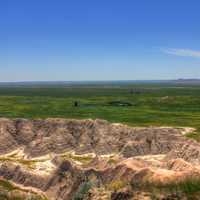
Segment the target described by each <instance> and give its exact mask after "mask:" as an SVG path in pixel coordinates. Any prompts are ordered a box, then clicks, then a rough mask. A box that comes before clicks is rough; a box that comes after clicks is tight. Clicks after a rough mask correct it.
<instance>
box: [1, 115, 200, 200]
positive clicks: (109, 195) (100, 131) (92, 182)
mask: <svg viewBox="0 0 200 200" xmlns="http://www.w3.org/2000/svg"><path fill="white" fill-rule="evenodd" d="M183 133H185V129H184V128H170V127H160V128H159V127H149V128H134V127H128V126H126V125H121V124H111V123H108V122H107V121H104V120H66V119H46V120H28V119H3V118H2V119H0V176H1V177H2V178H4V179H5V180H8V181H11V182H13V183H15V184H17V185H19V186H20V187H23V188H24V187H25V188H29V189H31V190H33V191H36V192H38V193H41V194H42V195H44V196H46V198H47V199H49V200H68V199H69V200H71V199H74V200H81V199H82V200H98V199H99V200H100V199H105V200H106V199H112V200H123V199H124V200H126V199H132V200H133V199H135V200H139V199H141V200H142V199H144V200H145V199H149V200H151V199H152V200H153V199H155V198H157V199H160V200H164V199H178V198H179V197H180V198H181V199H188V198H189V197H188V193H187V191H186V189H185V187H186V186H187V185H186V184H189V183H190V181H192V183H193V184H194V183H197V184H198V183H200V182H198V181H199V180H200V144H199V143H197V142H195V141H193V140H190V139H188V138H186V137H185V136H184V135H183ZM171 188H176V189H177V188H178V189H177V190H178V193H177V191H176V192H175V193H174V191H173V192H171V191H170V190H171ZM157 190H159V192H157ZM195 195H196V194H195ZM197 196H198V194H197ZM180 198H179V199H180ZM193 198H196V197H195V196H193ZM197 199H198V198H197Z"/></svg>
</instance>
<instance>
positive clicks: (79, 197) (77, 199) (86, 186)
mask: <svg viewBox="0 0 200 200" xmlns="http://www.w3.org/2000/svg"><path fill="white" fill-rule="evenodd" d="M91 188H92V183H91V182H90V181H87V182H83V183H82V184H81V185H80V186H79V188H78V191H77V192H76V194H75V196H74V198H73V200H83V199H85V197H86V196H87V194H88V192H89V190H90V189H91Z"/></svg>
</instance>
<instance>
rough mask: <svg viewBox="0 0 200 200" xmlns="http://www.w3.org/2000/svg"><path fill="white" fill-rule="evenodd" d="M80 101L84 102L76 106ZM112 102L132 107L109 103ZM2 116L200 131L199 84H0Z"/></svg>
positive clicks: (0, 110)
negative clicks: (76, 102) (0, 85)
mask: <svg viewBox="0 0 200 200" xmlns="http://www.w3.org/2000/svg"><path fill="white" fill-rule="evenodd" d="M75 101H78V104H79V106H78V107H74V102H75ZM112 101H122V102H128V103H131V104H132V106H118V105H111V104H109V103H110V102H112ZM0 117H9V118H21V117H22V118H49V117H62V118H75V119H85V118H92V119H96V118H100V119H106V120H108V121H110V122H121V123H125V124H128V125H131V126H186V127H194V128H197V133H196V134H193V135H191V136H192V137H195V138H196V139H198V137H199V136H198V132H199V131H200V86H192V85H172V84H132V85H128V84H127V85H121V86H118V85H98V86H97V85H93V86H92V85H85V86H73V87H65V86H58V85H57V86H46V87H38V86H37V87H31V86H28V87H26V86H24V87H0Z"/></svg>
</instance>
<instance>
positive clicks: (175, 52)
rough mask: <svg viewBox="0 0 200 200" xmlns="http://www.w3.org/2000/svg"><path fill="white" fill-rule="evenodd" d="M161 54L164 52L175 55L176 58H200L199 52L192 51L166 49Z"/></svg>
mask: <svg viewBox="0 0 200 200" xmlns="http://www.w3.org/2000/svg"><path fill="white" fill-rule="evenodd" d="M162 52H164V53H166V54H171V55H176V56H187V57H195V58H200V51H195V50H192V49H174V48H167V49H162Z"/></svg>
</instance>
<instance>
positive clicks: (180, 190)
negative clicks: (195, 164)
mask: <svg viewBox="0 0 200 200" xmlns="http://www.w3.org/2000/svg"><path fill="white" fill-rule="evenodd" d="M132 188H133V189H139V190H144V191H147V192H150V193H151V195H152V198H153V199H158V198H157V197H158V196H160V195H164V196H165V197H168V199H177V200H182V199H185V197H186V198H187V199H188V200H199V195H200V179H199V178H197V177H196V178H188V179H186V180H183V181H181V182H178V183H176V182H171V183H168V184H163V183H158V184H152V183H146V184H141V185H139V187H138V185H137V186H136V185H134V184H132Z"/></svg>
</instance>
